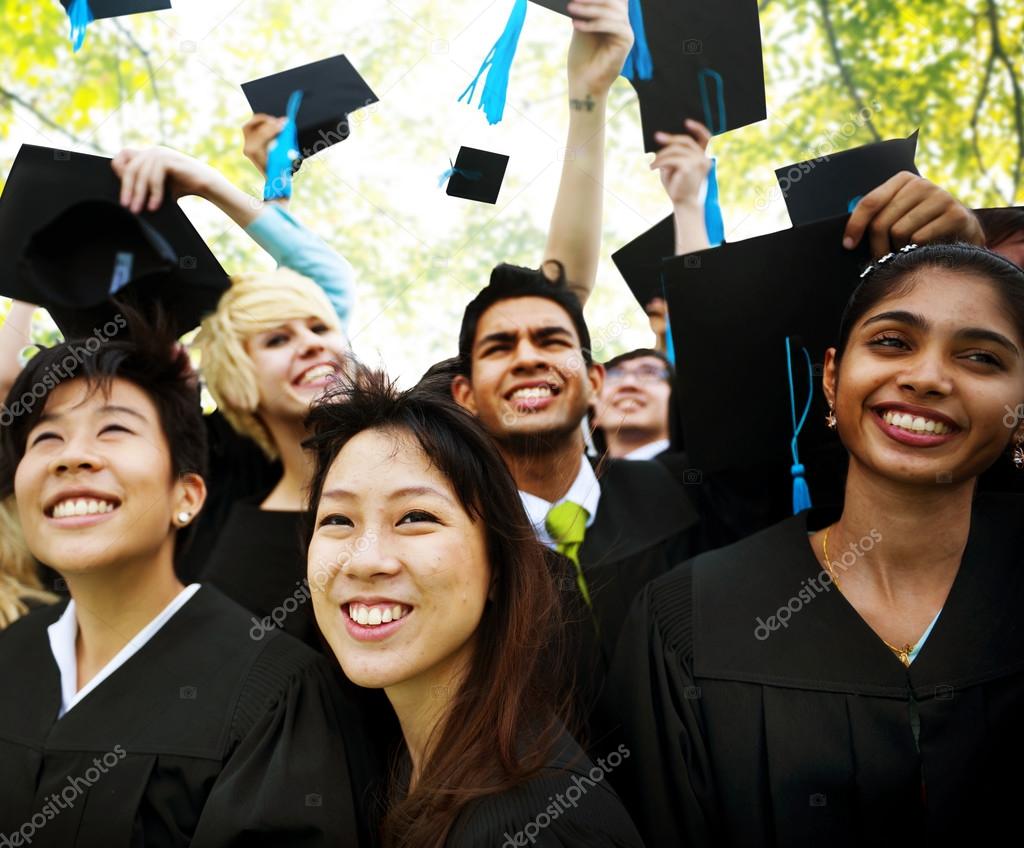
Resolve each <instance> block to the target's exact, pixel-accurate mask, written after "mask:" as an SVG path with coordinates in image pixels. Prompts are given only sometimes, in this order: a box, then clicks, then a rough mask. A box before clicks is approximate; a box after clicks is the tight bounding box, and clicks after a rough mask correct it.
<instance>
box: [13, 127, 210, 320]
mask: <svg viewBox="0 0 1024 848" xmlns="http://www.w3.org/2000/svg"><path fill="white" fill-rule="evenodd" d="M120 191H121V184H120V181H119V180H118V178H117V176H116V175H115V174H114V171H113V170H112V169H111V167H110V160H109V159H106V158H104V157H101V156H90V155H88V154H84V153H70V152H68V151H66V150H54V149H51V148H48V147H37V146H35V145H31V144H25V145H22V147H21V149H20V150H19V151H18V155H17V158H16V159H15V160H14V165H13V167H12V168H11V172H10V175H9V176H8V178H7V185H6V187H5V188H4V192H3V195H2V196H0V257H2V258H3V266H2V270H0V293H3V294H5V295H7V296H8V297H13V298H17V299H18V300H25V301H28V302H29V303H36V304H39V305H40V306H43V307H45V308H46V309H48V310H49V311H50V314H51V315H52V316H53V318H54V320H55V321H56V322H57V325H58V326H59V327H60V329H61V331H62V332H63V333H64V335H65V337H67V338H71V337H75V336H82V335H89V334H91V333H92V332H93V329H94V328H95V327H96V322H97V321H99V322H100V324H102V323H103V322H104V321H106V320H109V318H110V317H113V315H114V314H115V312H116V309H115V308H114V307H113V306H112V305H111V304H110V295H111V294H116V295H117V298H118V300H121V301H125V302H131V303H133V304H134V305H136V306H138V307H140V308H142V310H143V311H144V312H147V313H150V314H152V311H153V310H154V309H155V307H156V306H158V305H159V307H161V308H162V309H163V310H164V311H165V312H166V313H168V317H169V318H170V319H171V324H172V328H173V329H174V330H176V331H177V332H178V333H179V334H180V333H184V332H186V331H188V330H190V329H192V328H193V327H195V326H196V325H197V324H198V323H199V320H200V319H201V318H202V316H203V315H204V314H206V313H207V312H210V311H212V310H213V309H214V308H216V305H217V301H218V300H219V298H220V295H221V294H222V293H223V292H224V290H225V289H226V288H227V286H228V278H227V275H226V274H225V273H224V269H223V268H221V266H220V263H219V262H218V261H217V259H216V257H215V256H214V255H213V254H212V253H211V252H210V249H209V248H208V247H207V246H206V243H205V242H204V241H203V239H202V237H201V236H200V235H199V233H197V232H196V230H195V229H194V228H193V226H192V224H191V223H190V222H189V220H188V218H186V217H185V213H184V212H182V211H181V209H180V208H179V207H178V205H177V203H175V202H173V201H172V200H169V199H168V200H165V201H164V203H163V205H162V206H161V207H160V209H158V210H157V211H156V212H148V211H146V212H142V213H140V214H138V215H135V214H133V213H132V212H130V211H129V210H128V209H125V208H124V207H123V206H121V204H120V202H119V195H120Z"/></svg>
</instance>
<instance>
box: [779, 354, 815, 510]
mask: <svg viewBox="0 0 1024 848" xmlns="http://www.w3.org/2000/svg"><path fill="white" fill-rule="evenodd" d="M800 350H801V351H802V352H803V355H804V359H806V360H807V387H808V388H807V403H806V404H804V411H803V414H802V415H801V416H800V421H799V422H798V421H797V420H796V395H795V393H794V391H793V360H792V355H791V353H790V347H789V336H786V373H787V374H788V375H789V410H790V413H791V414H792V416H793V440H792V441H791V442H790V444H789V450H790V453H792V455H793V464H792V466H790V469H789V473H790V474H792V475H793V514H794V515H796V514H797V513H798V512H803V511H804V510H805V509H810V507H811V490H810V489H809V488H808V486H807V478H806V477H805V476H804V471H805V469H804V466H803V464H802V463H801V462H800V453H799V450H798V449H797V438H798V437H799V436H800V431H801V430H802V429H803V427H804V422H805V421H806V420H807V413H808V412H810V410H811V398H812V397H813V396H814V371H813V369H812V368H811V355H810V354H809V353H808V352H807V348H805V347H801V348H800Z"/></svg>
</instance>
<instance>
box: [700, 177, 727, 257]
mask: <svg viewBox="0 0 1024 848" xmlns="http://www.w3.org/2000/svg"><path fill="white" fill-rule="evenodd" d="M704 229H705V230H707V235H708V244H710V245H711V246H712V247H718V245H720V244H721V243H722V242H723V241H725V224H724V223H723V222H722V206H721V204H720V203H719V201H718V160H717V159H715V158H714V157H712V159H711V170H710V171H708V193H707V195H705V197H704Z"/></svg>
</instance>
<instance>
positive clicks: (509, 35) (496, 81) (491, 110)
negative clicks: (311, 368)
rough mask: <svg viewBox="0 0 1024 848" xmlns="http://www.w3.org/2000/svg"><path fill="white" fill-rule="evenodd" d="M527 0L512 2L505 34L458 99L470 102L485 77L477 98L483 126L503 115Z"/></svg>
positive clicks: (499, 119)
mask: <svg viewBox="0 0 1024 848" xmlns="http://www.w3.org/2000/svg"><path fill="white" fill-rule="evenodd" d="M526 7H527V0H515V6H513V7H512V14H511V15H509V18H508V23H507V24H506V25H505V31H504V32H503V33H502V34H501V37H500V38H499V39H498V40H497V42H495V44H494V47H492V48H491V52H490V53H488V54H487V58H486V59H484V61H483V64H482V65H481V66H480V70H479V71H477V72H476V76H475V77H473V81H472V82H471V83H470V84H469V85H468V86H466V90H465V91H463V92H462V94H461V95H459V102H460V103H461V102H462V101H463V100H465V101H466V102H467V103H470V104H471V103H472V102H473V94H474V93H475V92H476V84H477V83H478V82H479V81H480V77H482V76H483V75H484V73H486V74H487V82H486V83H484V90H483V93H482V94H481V95H480V104H479V107H480V108H481V109H483V110H484V114H486V115H487V123H489V124H497V123H498V122H499V121H501V119H502V116H503V115H504V114H505V99H506V97H507V96H508V78H509V74H510V72H511V70H512V60H513V59H514V58H515V55H516V47H518V46H519V36H520V34H521V33H522V31H523V23H524V22H525V21H526Z"/></svg>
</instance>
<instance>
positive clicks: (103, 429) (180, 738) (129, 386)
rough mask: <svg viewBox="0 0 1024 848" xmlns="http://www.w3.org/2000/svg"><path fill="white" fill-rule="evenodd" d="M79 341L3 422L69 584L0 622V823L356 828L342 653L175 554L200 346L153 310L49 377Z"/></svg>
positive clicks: (199, 501) (2, 469)
mask: <svg viewBox="0 0 1024 848" xmlns="http://www.w3.org/2000/svg"><path fill="white" fill-rule="evenodd" d="M135 337H136V338H139V335H138V332H137V331H136V334H135ZM72 348H73V345H70V344H62V345H59V346H57V347H55V348H51V349H49V350H44V351H41V352H40V353H38V354H37V355H36V356H35V357H34V358H33V359H32V360H31V361H30V362H29V364H28V366H27V367H26V368H25V369H24V371H23V372H22V373H21V375H20V376H19V377H18V379H17V380H16V382H15V384H14V388H13V392H14V393H15V395H16V396H18V397H21V396H23V395H25V393H26V392H29V393H31V396H33V397H35V398H36V399H37V403H36V404H35V405H34V406H33V407H32V408H31V409H29V410H26V411H25V412H24V414H23V415H21V416H20V417H18V418H16V419H15V420H14V421H12V422H11V423H10V425H9V426H7V427H4V428H3V429H2V431H0V495H2V496H7V495H9V494H11V493H12V492H13V494H14V495H15V497H16V499H17V507H18V513H19V517H20V521H21V526H22V529H23V531H24V536H25V540H26V542H27V545H28V547H29V549H30V550H31V552H32V554H33V556H34V557H35V558H36V559H37V560H40V561H42V562H45V563H47V564H48V565H50V566H51V567H52V568H53V569H55V570H56V571H57V572H58V573H59V574H60V576H61V578H62V580H63V582H64V583H65V585H66V588H67V590H68V592H69V593H70V596H71V599H70V600H69V601H67V602H65V603H62V604H58V605H55V606H53V607H49V608H45V609H39V610H35V611H34V612H31V613H29V614H28V615H26V616H24V617H23V618H21V619H20V620H19V621H17V622H15V623H14V624H13V625H12V626H11V627H10V628H9V629H8V630H7V631H5V633H4V635H3V638H2V640H0V679H3V681H4V686H3V688H2V689H0V786H2V787H3V801H2V803H0V844H3V845H29V844H31V845H33V846H41V845H52V846H80V848H91V846H98V845H104V846H127V845H137V844H142V843H145V844H147V845H148V844H154V845H157V844H158V845H168V846H174V845H182V846H184V845H192V846H203V845H208V846H211V848H213V846H222V845H227V844H248V843H249V839H250V838H254V837H255V835H256V834H260V835H261V836H262V838H264V839H270V840H271V841H272V842H273V843H274V844H282V845H284V844H287V845H297V846H298V845H307V846H313V845H328V844H330V845H338V844H356V840H357V839H358V838H359V836H358V831H357V819H356V813H355V807H354V803H353V796H352V789H351V786H352V783H353V781H351V780H350V778H349V774H348V765H347V762H348V761H347V756H346V750H345V746H344V743H343V741H342V738H343V737H342V733H343V727H344V726H346V725H347V724H349V723H348V722H345V721H343V720H342V719H341V717H340V716H339V714H338V711H339V710H340V709H344V706H345V705H344V702H343V701H341V700H340V699H339V698H338V692H337V690H336V689H335V684H334V683H333V681H332V678H331V670H330V668H329V666H327V665H326V662H325V661H324V660H323V659H322V658H321V657H320V656H319V655H318V654H316V653H315V652H313V651H311V650H309V649H308V648H306V647H305V646H304V645H302V644H301V643H300V642H298V641H297V640H294V639H292V638H291V637H290V636H288V635H286V634H283V633H273V632H271V633H268V634H266V637H265V638H262V639H260V640H256V639H253V638H252V637H251V636H250V629H251V624H250V619H249V615H248V614H247V613H246V612H245V611H244V610H243V609H242V608H241V607H240V606H237V605H236V604H234V603H233V602H232V601H230V600H228V599H227V598H225V597H224V596H223V595H221V594H220V593H219V592H217V591H216V590H215V589H212V588H209V587H206V586H200V585H199V584H191V585H189V586H184V585H182V583H181V582H180V581H179V579H178V577H177V575H176V573H175V569H174V563H175V559H176V558H177V557H179V556H180V555H181V552H182V549H183V547H184V545H185V542H186V539H187V536H188V533H189V530H190V529H191V526H192V525H193V523H194V522H195V519H196V516H197V514H198V513H199V511H200V510H201V509H202V506H203V503H204V500H205V497H206V486H205V483H204V480H203V472H204V469H205V464H206V443H205V435H204V427H203V422H202V416H201V413H200V410H199V403H198V390H197V382H196V380H195V375H194V373H193V372H192V370H191V367H190V365H189V361H188V357H187V356H186V355H185V353H184V352H182V351H181V350H180V348H176V347H175V346H174V345H173V344H172V343H171V340H170V339H169V338H166V337H161V336H160V334H155V333H151V332H150V333H148V334H147V342H146V343H145V345H143V344H141V343H140V344H136V343H135V342H128V341H110V342H107V343H106V344H105V345H104V346H103V347H101V348H100V349H98V350H97V351H96V353H95V354H90V355H89V356H86V357H85V358H84V359H82V360H81V361H80V364H79V369H78V371H77V373H74V374H67V372H65V375H64V376H63V377H60V378H57V377H55V375H54V371H53V365H54V364H55V363H59V362H60V361H61V359H62V357H64V356H66V355H67V354H68V352H69V351H70V350H71V349H72Z"/></svg>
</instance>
